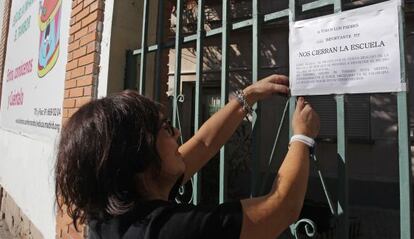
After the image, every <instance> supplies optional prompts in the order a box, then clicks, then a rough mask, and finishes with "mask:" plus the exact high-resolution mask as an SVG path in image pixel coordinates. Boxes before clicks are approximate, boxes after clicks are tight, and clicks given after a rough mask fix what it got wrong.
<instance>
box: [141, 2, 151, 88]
mask: <svg viewBox="0 0 414 239" xmlns="http://www.w3.org/2000/svg"><path fill="white" fill-rule="evenodd" d="M148 5H149V2H148V0H144V9H143V11H144V12H143V17H142V36H141V62H140V71H139V93H140V94H141V95H144V94H145V81H146V79H145V76H146V70H147V51H148V49H147V34H148V9H149V7H148Z"/></svg>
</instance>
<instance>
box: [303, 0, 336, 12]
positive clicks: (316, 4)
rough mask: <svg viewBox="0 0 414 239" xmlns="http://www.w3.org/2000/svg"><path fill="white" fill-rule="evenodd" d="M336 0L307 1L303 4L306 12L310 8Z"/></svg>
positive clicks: (322, 5)
mask: <svg viewBox="0 0 414 239" xmlns="http://www.w3.org/2000/svg"><path fill="white" fill-rule="evenodd" d="M334 1H335V0H318V1H314V2H310V3H306V4H303V5H302V11H303V12H306V11H309V10H313V9H317V8H321V7H325V6H328V5H332V4H333V3H334Z"/></svg>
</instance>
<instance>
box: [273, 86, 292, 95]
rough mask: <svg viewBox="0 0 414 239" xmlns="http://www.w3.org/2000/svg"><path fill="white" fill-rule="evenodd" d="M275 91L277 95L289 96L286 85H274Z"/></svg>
mask: <svg viewBox="0 0 414 239" xmlns="http://www.w3.org/2000/svg"><path fill="white" fill-rule="evenodd" d="M273 90H274V91H275V92H276V93H279V94H286V95H287V94H289V87H287V86H285V85H277V84H275V85H273Z"/></svg>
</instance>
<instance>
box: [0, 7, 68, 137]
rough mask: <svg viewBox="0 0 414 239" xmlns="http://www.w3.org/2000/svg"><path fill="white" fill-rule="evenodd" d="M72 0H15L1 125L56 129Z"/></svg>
mask: <svg viewBox="0 0 414 239" xmlns="http://www.w3.org/2000/svg"><path fill="white" fill-rule="evenodd" d="M70 10H71V1H62V0H23V1H13V2H12V6H11V12H10V25H9V35H8V39H7V52H6V60H5V67H4V76H3V92H2V99H1V108H0V125H1V127H2V128H4V129H8V130H12V131H15V132H18V133H22V134H29V135H32V136H34V137H45V138H52V139H53V138H54V137H55V136H56V135H57V134H58V133H59V130H60V127H61V121H62V103H63V95H64V81H65V65H66V62H67V46H68V37H69V20H70Z"/></svg>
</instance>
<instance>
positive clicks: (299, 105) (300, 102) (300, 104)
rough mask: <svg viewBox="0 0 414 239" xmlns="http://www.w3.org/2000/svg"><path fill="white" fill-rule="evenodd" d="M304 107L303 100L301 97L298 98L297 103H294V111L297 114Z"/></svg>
mask: <svg viewBox="0 0 414 239" xmlns="http://www.w3.org/2000/svg"><path fill="white" fill-rule="evenodd" d="M304 107H305V99H304V98H303V97H299V98H298V101H297V102H296V111H297V112H298V113H299V112H301V111H302V110H303V108H304Z"/></svg>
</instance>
